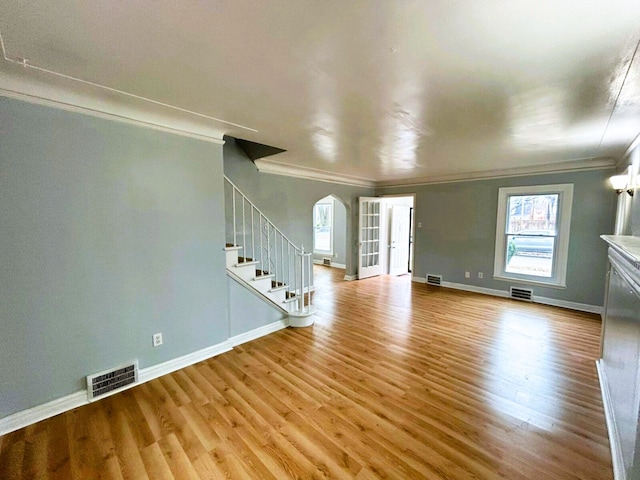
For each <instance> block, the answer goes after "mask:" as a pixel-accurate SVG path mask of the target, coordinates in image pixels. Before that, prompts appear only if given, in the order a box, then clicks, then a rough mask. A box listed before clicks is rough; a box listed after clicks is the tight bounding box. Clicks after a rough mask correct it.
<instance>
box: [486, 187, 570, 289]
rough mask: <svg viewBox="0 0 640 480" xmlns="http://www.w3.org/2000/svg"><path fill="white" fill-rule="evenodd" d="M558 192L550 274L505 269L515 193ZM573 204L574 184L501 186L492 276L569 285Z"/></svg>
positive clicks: (519, 281) (543, 284)
mask: <svg viewBox="0 0 640 480" xmlns="http://www.w3.org/2000/svg"><path fill="white" fill-rule="evenodd" d="M546 194H558V195H559V197H558V222H559V225H558V235H557V239H558V243H557V248H555V249H554V253H553V254H554V258H553V266H554V271H553V272H552V276H551V278H542V277H537V276H534V275H524V274H515V273H507V272H505V258H506V247H507V246H506V238H507V235H506V234H505V231H506V221H507V203H508V199H509V197H510V196H513V195H546ZM572 204H573V184H572V183H562V184H556V185H534V186H523V187H503V188H500V189H499V190H498V218H497V221H496V248H495V256H494V263H493V278H494V279H496V280H504V281H507V282H514V283H526V284H533V285H542V286H545V287H553V288H567V285H566V280H567V263H568V260H569V233H570V229H571V208H572Z"/></svg>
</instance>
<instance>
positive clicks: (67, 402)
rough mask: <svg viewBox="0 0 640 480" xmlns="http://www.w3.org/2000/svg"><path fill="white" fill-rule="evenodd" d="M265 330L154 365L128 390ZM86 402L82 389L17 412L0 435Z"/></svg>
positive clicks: (0, 425)
mask: <svg viewBox="0 0 640 480" xmlns="http://www.w3.org/2000/svg"><path fill="white" fill-rule="evenodd" d="M283 323H284V322H275V323H274V324H271V325H267V326H266V327H269V328H271V329H274V328H276V326H277V327H278V330H279V329H280V328H283V326H282V324H283ZM285 326H286V325H285ZM266 327H260V328H259V329H256V330H253V331H251V332H247V333H244V334H241V335H236V336H235V337H233V338H230V339H229V340H225V341H224V342H221V343H219V344H217V345H212V346H210V347H207V348H203V349H202V350H198V351H196V352H192V353H189V354H187V355H183V356H181V357H177V358H173V359H171V360H168V361H166V362H163V363H159V364H158V365H153V366H151V367H148V368H142V369H140V371H139V372H138V383H136V384H134V385H130V386H129V388H133V387H135V386H136V385H140V384H142V383H145V382H148V381H149V380H153V379H154V378H158V377H161V376H162V375H166V374H168V373H171V372H175V371H176V370H180V369H181V368H185V367H188V366H189V365H193V364H194V363H198V362H201V361H203V360H207V359H208V358H211V357H215V356H217V355H220V354H221V353H224V352H228V351H229V350H231V349H232V348H233V347H234V346H235V345H239V344H240V343H243V341H249V339H252V340H253V339H255V338H258V337H260V336H263V335H267V334H268V333H271V331H275V330H271V331H270V330H269V328H266ZM234 342H236V343H234ZM96 401H99V399H97V400H96ZM87 403H89V401H88V398H87V391H86V390H80V391H78V392H75V393H72V394H70V395H66V396H64V397H61V398H57V399H55V400H52V401H50V402H47V403H43V404H42V405H38V406H36V407H33V408H29V409H27V410H23V411H21V412H17V413H14V414H12V415H9V416H7V417H4V418H0V435H5V434H7V433H10V432H13V431H14V430H18V429H20V428H24V427H26V426H29V425H31V424H33V423H36V422H40V421H42V420H46V419H47V418H50V417H53V416H55V415H59V414H60V413H64V412H67V411H69V410H72V409H74V408H77V407H80V406H82V405H85V404H87Z"/></svg>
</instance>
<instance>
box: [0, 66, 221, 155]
mask: <svg viewBox="0 0 640 480" xmlns="http://www.w3.org/2000/svg"><path fill="white" fill-rule="evenodd" d="M16 68H18V67H15V66H13V69H14V71H13V73H12V74H11V73H9V72H7V71H2V70H0V96H3V97H7V98H12V99H15V100H21V101H24V102H28V103H31V104H34V105H42V106H45V107H51V108H57V109H60V110H65V111H68V112H73V113H79V114H83V115H89V116H92V117H96V118H102V119H106V120H113V121H117V122H121V123H127V124H130V125H137V126H139V127H144V128H149V129H152V130H159V131H161V132H165V133H171V134H174V135H179V136H182V137H189V138H195V139H198V140H203V141H205V142H210V143H215V144H218V145H223V144H224V140H223V135H224V132H223V131H222V130H221V129H220V128H216V127H214V126H213V123H214V122H215V120H213V119H207V118H200V117H197V116H195V114H193V113H191V112H187V111H184V112H183V111H179V110H175V111H173V110H171V108H170V107H171V106H164V105H159V104H158V105H156V104H154V103H152V102H150V101H148V100H147V99H144V98H129V97H127V96H125V95H124V93H123V94H122V95H117V93H118V92H109V93H108V94H106V93H107V92H105V91H103V90H101V89H100V88H98V87H99V86H91V85H83V88H78V89H75V90H69V89H68V88H67V87H68V85H67V83H68V81H65V80H64V79H57V81H56V82H48V83H47V82H44V81H43V79H42V76H41V74H34V72H31V75H30V74H29V72H23V71H20V70H19V69H18V70H17V71H16ZM120 93H122V92H120ZM114 99H115V100H114Z"/></svg>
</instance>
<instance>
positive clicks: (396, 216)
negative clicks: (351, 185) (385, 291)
mask: <svg viewBox="0 0 640 480" xmlns="http://www.w3.org/2000/svg"><path fill="white" fill-rule="evenodd" d="M414 204H415V195H398V196H395V195H394V196H388V197H361V198H360V202H359V205H360V213H359V217H360V222H359V238H358V240H359V247H360V251H359V262H358V278H360V279H362V278H367V277H371V276H375V275H387V274H388V275H405V274H409V273H411V272H412V270H413V260H414V232H415V226H414V223H415V222H414Z"/></svg>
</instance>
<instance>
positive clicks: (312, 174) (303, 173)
mask: <svg viewBox="0 0 640 480" xmlns="http://www.w3.org/2000/svg"><path fill="white" fill-rule="evenodd" d="M254 163H255V164H256V167H257V168H258V171H260V172H262V173H271V174H273V175H283V176H285V177H295V178H302V179H305V180H316V181H319V182H327V183H337V184H339V185H351V186H354V187H369V188H374V187H375V186H376V182H374V181H373V180H370V179H367V178H360V177H352V176H349V175H340V174H338V173H335V172H326V171H324V170H318V169H315V168H309V167H300V166H297V165H289V164H285V163H281V162H274V161H273V160H264V159H260V160H255V162H254Z"/></svg>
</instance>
